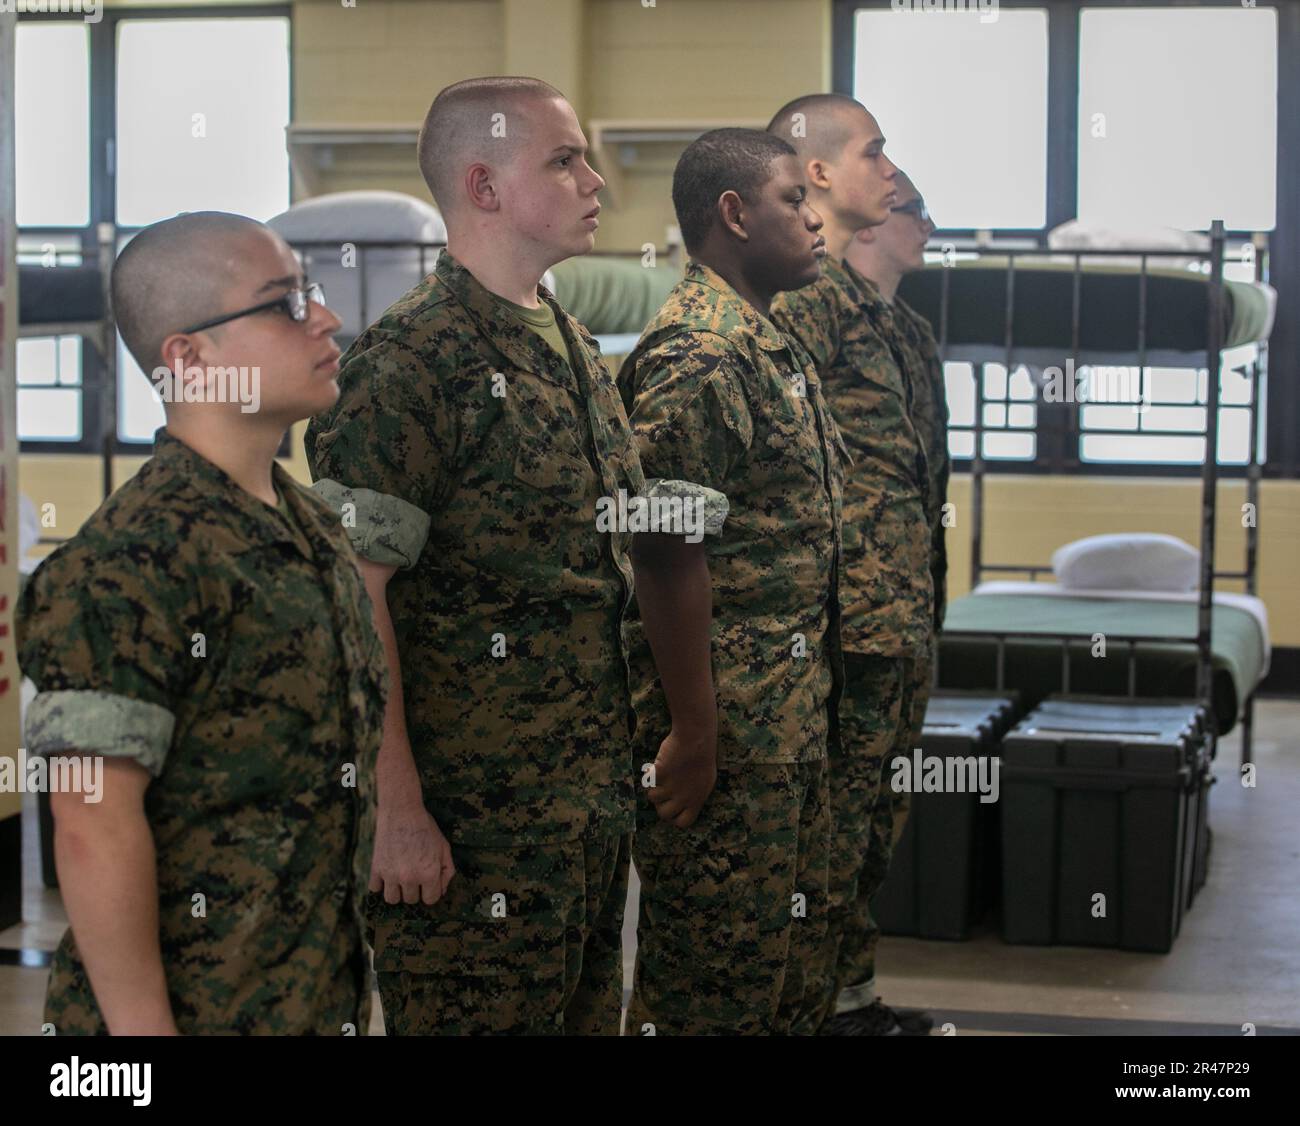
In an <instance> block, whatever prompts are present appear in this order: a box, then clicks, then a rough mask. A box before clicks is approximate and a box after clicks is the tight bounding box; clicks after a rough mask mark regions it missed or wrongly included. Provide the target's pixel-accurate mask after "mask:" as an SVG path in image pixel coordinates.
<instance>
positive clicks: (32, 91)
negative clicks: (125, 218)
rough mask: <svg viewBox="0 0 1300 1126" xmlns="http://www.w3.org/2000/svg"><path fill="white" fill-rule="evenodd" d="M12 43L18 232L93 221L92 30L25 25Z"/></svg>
mask: <svg viewBox="0 0 1300 1126" xmlns="http://www.w3.org/2000/svg"><path fill="white" fill-rule="evenodd" d="M16 31H17V36H16V38H15V40H14V51H15V56H14V159H15V165H16V168H17V177H16V184H15V188H16V193H15V194H16V195H17V215H18V225H19V226H20V227H84V226H85V225H86V224H87V223H89V222H90V32H89V29H88V28H87V27H86V25H85V24H84V23H20V24H19V25H18V27H17V28H16Z"/></svg>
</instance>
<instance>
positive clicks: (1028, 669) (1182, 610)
mask: <svg viewBox="0 0 1300 1126" xmlns="http://www.w3.org/2000/svg"><path fill="white" fill-rule="evenodd" d="M961 630H968V631H969V630H1014V631H1016V632H1017V633H1022V634H1031V635H1032V634H1042V633H1080V634H1087V635H1089V636H1090V637H1091V636H1092V635H1094V634H1098V633H1100V634H1104V635H1105V637H1106V656H1105V657H1093V656H1092V645H1091V643H1090V642H1084V641H1079V642H1075V643H1071V645H1070V658H1069V660H1070V691H1071V692H1086V693H1095V694H1103V695H1119V696H1123V695H1127V694H1128V652H1129V647H1128V646H1127V645H1125V644H1123V643H1122V639H1123V638H1124V637H1125V636H1126V635H1129V636H1152V635H1155V636H1161V637H1173V638H1186V639H1187V640H1186V641H1181V640H1176V641H1172V642H1160V643H1158V644H1141V645H1139V646H1138V648H1137V654H1138V660H1137V678H1136V689H1137V694H1138V695H1139V696H1144V697H1150V696H1163V697H1183V698H1194V697H1195V695H1196V640H1195V638H1196V606H1195V604H1193V603H1186V602H1159V601H1146V600H1141V599H1136V598H1116V599H1100V598H1060V597H1052V596H1041V595H1040V596H1035V595H1024V594H1015V595H1012V594H980V595H966V596H965V597H963V598H958V599H955V600H954V601H953V602H952V603H951V604H950V605H949V606H948V613H947V618H946V620H945V622H944V633H943V637H942V640H941V641H940V649H939V684H940V686H941V687H944V688H981V689H984V688H993V687H994V686H995V684H996V679H997V662H996V646H995V643H994V642H992V641H990V640H985V639H977V638H972V637H961V636H958V634H957V631H961ZM1211 637H1212V643H1211V649H1212V651H1213V658H1214V661H1213V663H1214V688H1213V696H1214V701H1213V702H1214V712H1215V716H1216V718H1217V722H1218V728H1219V733H1220V734H1227V732H1228V731H1230V730H1231V729H1232V727H1233V726H1234V725H1235V724H1236V722H1237V718H1238V716H1239V715H1240V714H1241V709H1242V707H1243V706H1244V704H1245V701H1246V699H1247V698H1248V697H1249V696H1250V694H1251V693H1252V692H1253V691H1254V690H1255V686H1256V685H1257V684H1258V683H1259V681H1260V678H1261V677H1262V676H1263V673H1264V667H1265V659H1266V658H1265V653H1266V650H1265V639H1264V637H1263V634H1262V632H1261V629H1260V625H1259V622H1258V621H1257V620H1256V618H1255V617H1254V616H1253V615H1251V614H1250V613H1248V612H1247V611H1246V610H1243V609H1241V608H1239V607H1237V606H1229V605H1220V604H1216V605H1215V607H1214V610H1213V628H1212V634H1211ZM1061 648H1062V647H1061V644H1060V642H1055V641H1048V640H1039V639H1036V638H1034V637H1032V636H1031V637H1023V638H1022V637H1017V638H1012V639H1009V640H1008V641H1007V648H1006V664H1005V673H1004V677H1005V679H1004V684H1003V687H1004V688H1014V689H1017V690H1019V691H1020V693H1021V698H1022V700H1023V701H1024V703H1025V706H1026V707H1029V708H1032V707H1034V706H1035V705H1037V704H1038V702H1039V701H1040V700H1042V699H1043V698H1044V697H1045V696H1047V695H1049V694H1050V693H1052V692H1059V691H1061V679H1062V659H1061Z"/></svg>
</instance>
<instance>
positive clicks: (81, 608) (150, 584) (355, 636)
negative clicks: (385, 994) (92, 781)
mask: <svg viewBox="0 0 1300 1126" xmlns="http://www.w3.org/2000/svg"><path fill="white" fill-rule="evenodd" d="M154 449H155V452H154V456H153V457H152V458H151V459H150V460H149V461H148V463H147V464H146V465H145V466H144V467H143V468H142V469H141V470H140V472H139V473H138V474H136V476H135V477H134V478H132V479H131V480H130V481H129V482H128V483H127V484H125V485H123V486H122V488H121V489H119V490H118V491H117V492H116V493H114V494H113V496H112V497H110V498H109V499H108V500H107V501H106V502H105V503H104V504H103V505H102V506H101V507H100V509H99V510H98V511H97V512H96V513H95V514H94V515H93V516H91V518H90V519H89V520H88V521H87V522H86V523H85V525H84V526H83V527H82V528H81V530H80V531H79V532H78V533H77V535H76V536H74V537H73V538H72V539H71V540H70V541H69V542H67V543H66V544H64V545H62V546H61V547H60V548H59V549H58V550H57V551H55V552H54V553H53V554H52V555H50V557H49V558H48V559H46V560H45V562H44V563H43V564H42V565H41V566H40V568H39V569H38V570H37V571H36V573H35V575H34V576H33V577H32V580H31V582H30V583H29V584H28V586H27V588H26V589H25V591H24V593H23V596H22V599H21V601H20V604H19V608H18V615H17V631H18V655H19V661H20V663H21V665H22V668H23V672H24V673H25V674H26V675H27V676H29V677H31V679H32V680H33V681H34V682H35V683H36V685H37V687H38V689H39V690H40V694H39V695H38V696H37V697H36V698H35V699H34V700H33V701H32V704H31V706H30V708H29V709H28V713H27V747H28V750H29V752H31V753H36V754H46V755H57V754H103V755H110V756H119V757H126V758H132V759H134V760H136V761H137V762H139V763H140V764H141V765H142V766H144V767H146V768H147V769H148V770H149V772H150V774H152V775H153V779H152V781H151V782H150V783H149V786H148V789H147V790H146V791H145V816H146V818H147V819H148V822H149V828H150V830H151V832H152V834H153V839H154V844H155V847H156V850H157V881H158V903H159V932H160V938H161V943H162V962H163V969H164V970H165V972H166V977H167V988H168V993H169V995H170V998H171V1006H172V1012H173V1013H174V1014H175V1018H176V1026H177V1028H178V1029H179V1030H180V1031H181V1032H183V1033H205V1034H218V1033H232V1032H237V1033H295V1034H301V1033H321V1034H326V1035H338V1034H340V1033H341V1032H343V1031H344V1025H345V1024H350V1025H352V1026H353V1029H354V1030H355V1031H357V1032H364V1031H365V1029H366V1025H367V1021H368V1016H369V1008H370V1004H369V1002H370V993H369V989H368V987H367V984H366V973H367V971H366V960H365V947H364V944H363V941H362V920H361V913H360V908H361V895H362V894H363V893H364V891H365V887H366V882H367V880H368V879H369V875H370V854H371V849H372V846H373V842H374V812H375V787H374V763H375V756H376V754H377V753H378V750H379V744H380V738H381V734H382V728H383V713H384V699H385V694H386V686H387V673H386V669H385V666H384V657H383V649H382V646H381V645H380V643H379V638H378V636H377V635H376V634H375V631H374V627H373V625H372V624H371V621H370V601H369V599H368V598H367V597H366V593H365V588H364V586H363V585H362V583H361V578H360V576H359V575H358V573H357V568H356V562H355V558H354V556H353V554H352V551H351V548H350V547H349V546H348V543H347V539H346V537H345V536H344V535H343V533H342V532H341V531H340V529H339V527H338V521H337V519H336V518H335V517H334V515H333V514H332V513H331V512H330V511H329V510H328V509H327V508H326V507H325V506H324V505H323V504H321V503H320V501H319V500H317V499H316V498H315V497H314V496H312V495H311V494H310V492H309V491H308V490H306V489H303V488H302V487H301V486H299V485H297V484H295V483H294V482H293V480H292V479H291V478H290V477H289V476H288V474H286V473H285V472H284V470H283V469H281V468H280V467H279V466H278V465H277V466H276V467H275V468H274V471H273V479H274V481H275V485H276V487H277V489H278V490H279V492H280V494H281V497H282V498H283V500H284V502H285V504H286V505H287V506H288V509H289V512H290V513H291V514H292V519H291V520H288V521H287V520H286V519H285V517H284V516H283V515H282V514H281V513H280V512H277V511H276V510H274V509H272V508H271V507H270V506H268V505H266V504H264V503H263V502H262V501H260V500H258V499H257V498H256V497H254V496H252V495H251V494H249V493H247V492H245V491H244V490H243V489H242V488H240V487H239V486H238V485H236V484H235V482H234V481H232V480H231V479H230V478H229V477H228V476H227V475H226V474H225V473H224V472H222V470H220V469H219V468H217V467H216V466H215V465H213V464H212V463H211V462H209V461H207V460H205V459H204V458H202V457H200V456H199V455H198V454H197V453H195V452H194V451H193V450H191V449H190V448H189V447H188V446H187V445H185V444H184V443H183V442H181V441H179V440H178V439H176V438H174V437H172V436H171V435H169V434H168V432H167V431H166V430H160V431H158V434H157V437H156V439H155V447H154ZM198 895H202V896H203V897H204V899H203V900H195V899H193V897H195V896H198ZM196 904H203V906H204V910H199V909H198V907H197V906H196ZM45 1019H46V1020H47V1021H49V1022H51V1023H53V1024H54V1026H55V1028H56V1030H57V1032H58V1033H59V1034H61V1035H62V1034H67V1033H97V1032H98V1033H102V1032H105V1031H106V1029H105V1026H104V1022H103V1019H102V1017H101V1015H100V1012H99V1009H98V1006H97V1005H96V1003H95V999H94V995H93V994H92V992H91V988H90V983H89V981H88V979H87V976H86V972H85V969H84V967H83V966H82V962H81V959H80V957H79V955H78V952H77V949H76V945H75V943H74V942H73V937H72V932H71V931H69V932H68V933H67V934H65V935H64V937H63V941H62V942H61V943H60V945H59V949H58V952H57V953H56V954H55V957H54V966H53V970H52V972H51V974H50V984H49V992H48V995H47V998H46V1016H45Z"/></svg>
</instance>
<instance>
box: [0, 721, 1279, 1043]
mask: <svg viewBox="0 0 1300 1126" xmlns="http://www.w3.org/2000/svg"><path fill="white" fill-rule="evenodd" d="M1239 755H1240V751H1239V743H1238V737H1237V735H1236V734H1235V733H1234V734H1233V735H1232V736H1230V737H1229V738H1228V739H1227V740H1225V741H1224V743H1223V744H1222V745H1221V746H1220V748H1219V756H1218V760H1217V762H1216V771H1215V773H1216V778H1217V783H1218V784H1217V785H1216V786H1215V787H1214V789H1213V791H1212V794H1211V800H1210V810H1211V825H1212V826H1213V829H1214V851H1213V855H1212V859H1211V864H1210V872H1209V879H1208V882H1207V884H1206V886H1205V888H1204V889H1203V890H1202V891H1201V893H1200V895H1199V897H1198V898H1197V900H1196V904H1195V906H1194V907H1193V908H1192V910H1191V911H1190V912H1189V913H1188V914H1187V916H1186V917H1185V918H1184V920H1183V925H1182V933H1181V934H1180V935H1179V937H1178V939H1177V941H1176V942H1175V944H1174V948H1173V950H1172V951H1171V952H1170V953H1169V954H1164V955H1160V954H1131V953H1126V952H1123V951H1116V950H1100V949H1085V948H1080V947H1063V946H1049V947H1032V946H1009V945H1006V944H1004V943H1003V942H1002V941H1001V939H1000V938H999V937H998V934H997V931H996V923H995V921H990V922H989V923H986V924H985V926H984V927H983V928H982V930H981V931H980V932H979V933H977V935H976V936H975V937H974V938H973V939H971V940H970V941H968V942H959V943H954V942H927V941H922V940H917V939H904V938H886V939H884V940H883V941H882V943H881V948H880V952H879V955H878V966H879V978H878V986H879V991H880V993H881V995H882V996H884V998H885V999H886V1000H887V1001H889V1002H890V1003H892V1004H895V1005H907V1006H917V1007H926V1008H928V1009H930V1011H931V1012H933V1013H934V1014H935V1016H936V1018H937V1023H938V1025H939V1026H940V1027H942V1026H943V1025H944V1024H950V1025H951V1026H952V1031H954V1032H956V1033H957V1034H970V1033H986V1034H993V1035H999V1034H1022V1035H1044V1034H1045V1035H1052V1034H1085V1035H1086V1034H1095V1033H1107V1034H1125V1033H1133V1034H1143V1033H1151V1032H1170V1033H1179V1032H1184V1033H1204V1032H1211V1031H1215V1032H1235V1033H1237V1034H1240V1032H1241V1028H1242V1025H1244V1024H1247V1023H1250V1024H1253V1025H1255V1026H1256V1031H1257V1032H1259V1033H1261V1034H1263V1033H1266V1032H1269V1031H1283V1030H1285V1031H1288V1032H1291V1033H1296V1034H1300V815H1298V814H1297V811H1298V810H1300V702H1298V701H1279V700H1269V701H1263V702H1261V703H1260V704H1259V706H1258V708H1257V714H1256V728H1255V761H1256V763H1257V764H1258V770H1257V783H1258V784H1257V785H1256V787H1255V788H1254V789H1246V788H1244V787H1242V786H1241V785H1240V782H1239V776H1238V770H1237V763H1238V759H1239ZM24 846H25V856H24V865H25V877H24V887H23V892H24V897H23V908H24V912H23V917H24V921H23V923H22V924H21V925H19V926H16V927H11V928H10V929H9V930H6V931H3V932H0V949H10V950H17V949H26V950H33V951H48V950H52V949H53V948H54V946H55V945H56V944H57V942H58V939H59V936H60V935H61V933H62V931H63V928H64V926H65V925H66V918H65V916H64V913H63V908H62V905H61V904H60V902H59V897H58V893H57V892H52V891H47V890H46V889H45V888H44V887H42V886H41V883H40V879H39V872H38V867H37V860H36V857H37V855H38V853H37V849H36V835H35V808H34V803H33V804H32V806H31V807H30V808H25V809H24ZM635 906H636V880H635V875H634V876H633V881H632V889H631V895H630V897H629V903H628V918H627V924H626V928H625V931H624V950H625V955H626V957H625V961H626V971H627V984H628V985H629V986H630V984H631V968H632V961H633V957H634V954H635V942H636V912H635ZM46 972H47V971H46V970H45V969H44V968H42V967H40V966H38V965H33V966H27V965H17V966H14V965H0V1035H5V1034H8V1035H13V1034H35V1033H37V1032H38V1031H39V1029H40V1023H41V1002H42V997H43V995H44V990H45V978H46ZM375 1007H376V1017H375V1020H374V1022H373V1027H372V1030H373V1031H379V1030H380V1028H381V1027H382V1022H381V1021H380V1019H379V1017H378V1013H377V1009H378V1005H377V1004H376V1006H375ZM938 1031H939V1028H936V1032H938Z"/></svg>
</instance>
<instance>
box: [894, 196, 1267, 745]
mask: <svg viewBox="0 0 1300 1126" xmlns="http://www.w3.org/2000/svg"><path fill="white" fill-rule="evenodd" d="M1224 244H1225V236H1224V230H1223V225H1222V223H1219V222H1216V223H1215V224H1214V225H1213V227H1212V228H1211V234H1210V244H1209V250H1208V251H1207V252H1204V253H1189V252H1188V251H1187V250H1178V251H1171V250H1149V251H1143V250H1133V249H1126V250H1116V251H1099V250H1093V249H1089V250H1074V251H1071V252H1069V253H1068V254H1065V255H1062V254H1061V253H1060V252H1059V251H1057V250H1053V249H1049V248H1042V249H1039V248H1034V249H1024V250H998V251H997V252H996V253H984V252H981V251H976V252H975V257H974V258H973V259H971V260H969V261H968V262H953V261H951V259H950V260H949V261H948V263H946V264H945V265H940V266H938V267H937V268H931V269H927V270H926V271H923V272H921V273H919V274H917V275H913V276H912V277H911V278H909V279H906V280H905V281H904V284H903V286H902V287H901V288H900V293H901V295H902V296H903V297H904V299H905V300H907V301H908V302H909V304H912V305H913V306H914V307H915V308H917V310H918V311H919V312H921V313H922V314H923V315H925V316H926V317H928V318H929V319H930V321H931V323H932V324H933V325H934V326H935V328H936V330H937V335H938V337H939V346H940V350H941V354H942V355H943V356H944V357H945V359H947V360H954V359H956V360H965V361H968V362H971V363H973V364H975V365H976V379H975V388H976V392H975V417H974V449H973V456H972V460H971V479H972V490H971V512H970V516H969V519H970V520H971V526H972V539H971V593H970V594H969V595H966V596H964V597H961V598H957V599H954V600H953V602H952V603H951V604H950V606H949V608H948V612H947V618H946V621H945V626H944V631H943V635H942V638H941V642H940V647H939V652H938V655H937V660H936V668H935V684H936V686H938V687H940V688H943V689H949V688H952V689H993V690H996V691H1003V690H1005V689H1006V688H1008V687H1014V688H1016V689H1017V690H1019V692H1020V694H1021V698H1022V701H1023V702H1024V703H1025V705H1026V706H1028V707H1033V706H1034V705H1035V704H1036V703H1037V702H1039V701H1040V700H1042V699H1044V698H1045V697H1046V696H1047V695H1048V694H1050V693H1053V692H1058V691H1059V692H1063V693H1081V692H1082V693H1100V694H1107V695H1111V696H1116V697H1126V698H1149V697H1161V698H1169V697H1183V698H1189V699H1194V700H1197V701H1199V702H1200V703H1201V704H1202V705H1203V706H1204V707H1205V708H1207V709H1208V713H1209V714H1210V715H1212V716H1213V717H1214V718H1215V726H1216V728H1217V732H1218V734H1219V735H1223V734H1226V733H1227V732H1228V731H1230V730H1231V729H1232V728H1233V727H1234V726H1235V725H1236V724H1237V723H1238V722H1240V724H1241V727H1242V761H1243V762H1249V761H1250V760H1251V755H1252V734H1253V719H1254V702H1255V691H1256V688H1257V686H1258V684H1259V682H1260V680H1261V679H1262V678H1263V676H1264V675H1265V674H1266V673H1267V668H1268V660H1269V640H1268V632H1267V615H1266V614H1265V613H1264V610H1263V603H1262V602H1261V601H1260V600H1259V599H1258V597H1257V589H1258V575H1257V560H1258V542H1259V541H1258V528H1257V524H1258V520H1254V521H1250V522H1248V523H1247V524H1246V528H1245V560H1244V564H1243V566H1242V567H1241V568H1240V569H1233V570H1220V569H1217V568H1216V566H1215V539H1216V534H1215V533H1216V517H1217V512H1216V504H1217V496H1216V486H1217V482H1218V478H1219V467H1218V463H1217V458H1216V456H1215V454H1214V451H1216V450H1217V448H1218V424H1219V402H1220V382H1221V372H1222V365H1221V360H1222V353H1223V351H1224V349H1225V348H1228V347H1236V346H1244V345H1254V346H1255V348H1254V349H1253V356H1252V358H1250V359H1249V360H1247V361H1246V363H1245V365H1244V374H1245V376H1246V379H1247V382H1248V385H1249V387H1250V397H1249V404H1248V411H1249V416H1248V418H1249V435H1250V437H1249V454H1248V460H1247V464H1246V467H1245V499H1246V501H1247V503H1249V504H1250V505H1252V506H1253V511H1254V512H1256V513H1257V512H1258V507H1259V480H1260V476H1261V467H1260V462H1259V456H1258V455H1259V441H1258V434H1259V423H1260V417H1259V409H1258V408H1259V403H1260V402H1261V398H1262V396H1263V394H1264V390H1265V387H1266V382H1267V362H1268V347H1267V339H1268V334H1269V331H1270V330H1271V327H1272V321H1273V316H1274V306H1275V303H1276V299H1275V295H1274V294H1273V291H1272V290H1271V289H1270V288H1269V287H1268V286H1267V285H1266V284H1265V283H1264V281H1263V278H1264V272H1265V259H1264V257H1263V256H1260V257H1259V258H1258V260H1257V261H1256V263H1255V265H1256V279H1257V280H1256V281H1255V282H1233V281H1229V280H1227V279H1225V277H1224ZM1188 258H1191V259H1195V260H1197V261H1201V262H1206V263H1208V271H1206V270H1204V268H1202V270H1200V271H1194V270H1191V269H1187V268H1185V267H1184V268H1177V267H1174V268H1170V267H1168V266H1164V265H1162V263H1163V262H1166V261H1173V260H1174V259H1188ZM1153 264H1154V265H1153ZM1066 357H1071V358H1073V359H1074V361H1075V363H1077V364H1079V365H1080V366H1082V365H1085V364H1125V365H1135V366H1136V368H1137V370H1138V371H1139V372H1145V369H1146V368H1147V367H1149V366H1167V367H1180V368H1192V369H1193V370H1192V371H1190V372H1189V373H1188V377H1189V378H1191V379H1196V378H1198V375H1197V371H1196V370H1195V369H1205V370H1206V371H1208V372H1210V373H1215V374H1217V375H1219V378H1208V379H1207V381H1206V402H1205V411H1206V424H1205V428H1204V429H1203V430H1196V431H1177V430H1168V431H1165V432H1166V433H1175V434H1177V433H1184V434H1193V433H1194V434H1196V435H1197V436H1203V437H1204V439H1205V444H1206V445H1205V448H1206V450H1207V456H1205V457H1204V459H1203V461H1202V464H1201V468H1200V477H1201V490H1200V492H1201V512H1200V536H1199V540H1200V543H1199V548H1200V555H1199V561H1198V564H1197V566H1198V568H1199V577H1198V581H1197V583H1196V589H1195V590H1194V591H1187V592H1182V593H1179V594H1172V593H1164V592H1152V591H1148V590H1137V591H1134V590H1122V589H1114V590H1104V589H1103V590H1089V591H1075V590H1068V589H1064V588H1062V587H1061V586H1060V585H1059V584H1055V583H1052V582H1051V581H1045V578H1044V577H1045V576H1050V575H1051V568H1050V567H1048V566H1045V565H1042V564H1039V563H1035V564H1021V563H1016V562H1013V561H1006V562H1003V561H996V562H993V561H989V560H988V559H987V558H986V545H985V539H984V515H985V513H984V508H985V483H986V482H985V478H986V476H987V472H988V464H987V459H986V457H985V456H984V447H985V441H984V436H985V434H986V433H987V432H988V428H986V425H985V417H986V415H985V405H986V385H985V380H984V379H983V378H982V372H981V370H980V365H982V364H985V363H1001V364H1003V365H1005V370H1006V372H1007V373H1008V377H1010V374H1011V372H1012V371H1013V370H1014V369H1015V368H1016V367H1017V366H1018V365H1027V366H1029V367H1030V368H1031V369H1032V368H1034V367H1041V366H1048V365H1057V366H1059V365H1061V364H1063V362H1064V359H1065V358H1066ZM1069 409H1071V410H1072V413H1071V415H1070V432H1069V433H1070V435H1071V436H1073V437H1074V438H1076V439H1077V437H1078V436H1079V420H1078V404H1074V405H1073V406H1072V407H1071V408H1069ZM1008 576H1016V577H1021V578H1022V579H1027V580H1028V581H1016V582H1009V581H1005V580H1006V578H1007V577H1008ZM1222 580H1227V581H1234V582H1239V583H1241V584H1242V586H1243V588H1244V589H1243V590H1242V591H1240V592H1228V591H1216V589H1215V584H1216V582H1218V581H1222ZM1098 634H1102V635H1104V638H1105V642H1106V659H1103V660H1098V659H1097V658H1096V655H1095V647H1096V638H1097V635H1098Z"/></svg>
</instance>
